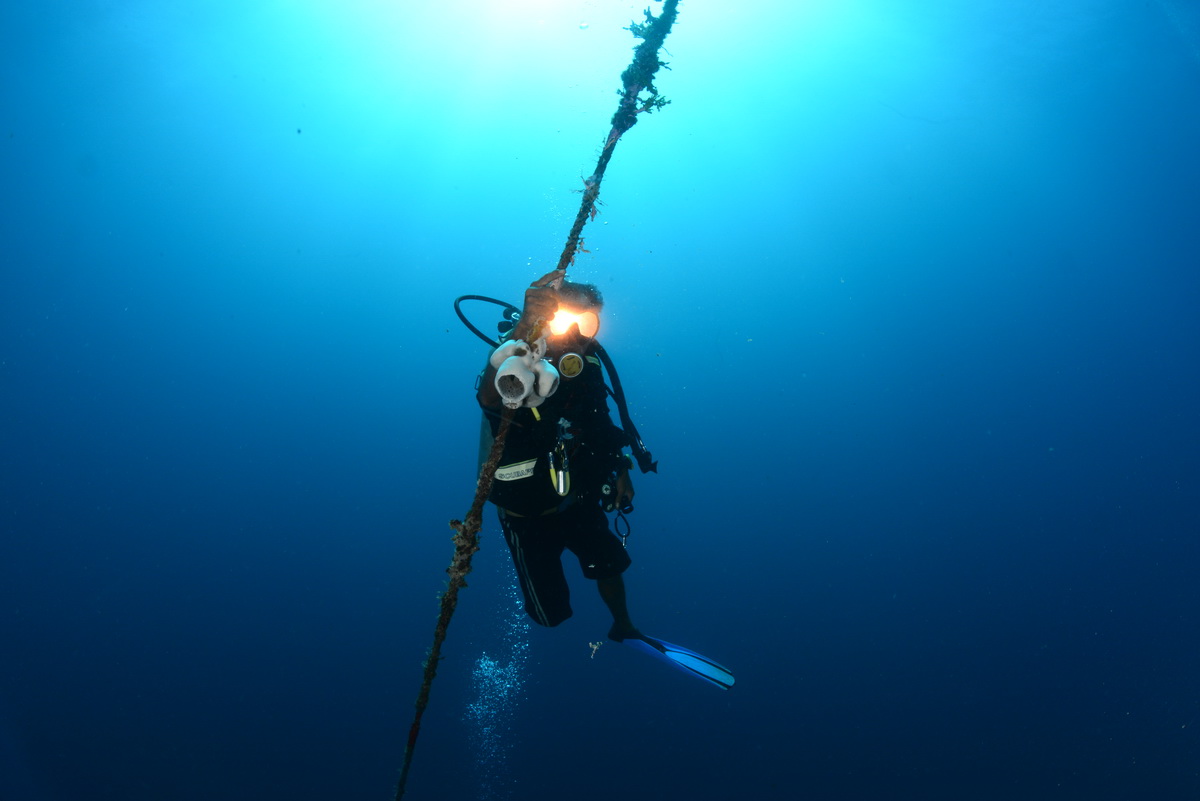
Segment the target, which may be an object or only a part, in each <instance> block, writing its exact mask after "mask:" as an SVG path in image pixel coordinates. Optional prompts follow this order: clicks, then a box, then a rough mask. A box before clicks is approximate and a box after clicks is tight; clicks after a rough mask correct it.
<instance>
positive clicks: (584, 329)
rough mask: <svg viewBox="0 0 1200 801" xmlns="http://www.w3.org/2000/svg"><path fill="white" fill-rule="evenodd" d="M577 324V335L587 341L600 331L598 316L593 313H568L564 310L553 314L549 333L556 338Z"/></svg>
mask: <svg viewBox="0 0 1200 801" xmlns="http://www.w3.org/2000/svg"><path fill="white" fill-rule="evenodd" d="M575 324H578V325H579V333H581V334H583V335H584V336H585V337H588V338H589V339H590V338H592V337H594V336H596V334H597V332H599V330H600V315H598V314H596V313H595V312H594V311H585V312H579V313H578V314H576V313H574V312H569V311H567V310H566V309H559V310H558V311H557V312H555V313H554V319H552V320H551V321H550V333H551V334H554V336H556V337H560V336H562V335H563V334H565V333H567V332H568V331H570V330H571V326H572V325H575Z"/></svg>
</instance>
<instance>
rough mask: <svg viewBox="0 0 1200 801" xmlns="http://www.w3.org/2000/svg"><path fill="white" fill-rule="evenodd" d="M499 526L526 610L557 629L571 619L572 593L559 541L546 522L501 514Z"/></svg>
mask: <svg viewBox="0 0 1200 801" xmlns="http://www.w3.org/2000/svg"><path fill="white" fill-rule="evenodd" d="M500 527H501V529H503V531H504V539H505V540H506V541H507V542H508V549H509V551H510V552H511V553H512V558H513V566H514V567H515V568H516V569H517V578H518V580H519V581H520V582H521V593H522V594H523V595H524V596H525V611H526V612H528V613H529V616H530V617H531V618H533V621H534V622H535V623H537V624H539V625H542V626H557V625H558V624H559V623H562V622H563V621H564V620H566V619H567V618H569V617H570V616H571V590H570V588H569V587H568V586H567V578H566V576H564V575H563V568H562V551H563V546H562V545H561V544H560V543H559V542H558V540H559V538H558V537H557V535H556V534H554V533H553V532H551V531H547V526H546V522H545V519H543V518H536V517H533V518H529V517H514V516H511V515H506V514H504V513H503V512H501V514H500Z"/></svg>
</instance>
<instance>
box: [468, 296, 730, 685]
mask: <svg viewBox="0 0 1200 801" xmlns="http://www.w3.org/2000/svg"><path fill="white" fill-rule="evenodd" d="M467 298H469V299H474V300H486V301H489V302H492V303H497V304H499V305H507V304H503V303H501V302H500V301H495V300H493V299H491V298H484V297H481V296H477V295H476V296H463V298H460V299H459V300H460V301H461V300H463V299H467ZM603 305H604V299H603V297H602V296H601V293H600V290H599V289H598V288H596V287H595V286H594V285H592V284H584V283H575V282H571V281H565V280H564V281H563V282H562V284H561V285H560V286H559V287H558V288H557V289H555V288H554V287H552V286H532V287H530V288H529V289H528V290H527V291H526V293H525V303H524V311H523V312H520V313H518V312H517V310H516V309H515V308H513V307H511V306H510V307H508V309H507V320H506V322H505V323H502V324H501V332H502V333H507V335H508V336H509V337H510V336H511V333H512V327H513V325H514V324H515V322H516V321H517V320H518V319H520V317H522V316H526V317H529V316H532V319H539V320H545V321H547V325H546V331H545V335H544V337H543V339H540V340H538V341H537V342H535V343H533V344H528V343H526V342H523V341H521V340H516V339H512V338H507V337H506V338H502V339H501V342H500V344H499V347H497V348H496V349H495V350H494V351H492V353H491V355H490V356H489V358H488V363H487V366H486V367H485V368H484V371H483V373H482V374H481V376H480V378H479V382H478V386H477V392H476V398H477V400H478V402H479V405H480V407H481V408H482V409H483V412H484V427H483V432H482V434H483V442H482V443H481V444H482V446H483V448H482V449H481V453H482V455H483V456H486V454H487V452H488V451H489V450H490V447H491V441H492V440H493V439H494V437H495V436H496V434H497V431H498V430H499V424H500V416H501V410H502V407H504V406H507V407H509V408H511V409H514V410H515V412H514V416H513V419H512V424H511V425H510V427H509V431H508V434H507V437H506V440H505V444H504V451H503V454H502V456H501V458H500V461H499V465H498V467H497V468H496V473H495V480H494V481H493V483H492V489H491V494H490V495H489V497H488V500H490V501H491V502H492V503H494V504H495V505H496V508H497V510H498V513H499V518H500V526H501V529H502V530H503V532H504V539H505V541H506V542H507V543H508V547H509V551H510V552H511V554H512V559H513V565H514V566H515V568H516V571H517V576H518V579H519V582H520V585H521V592H522V594H523V595H524V599H525V611H526V612H527V613H528V615H529V617H531V618H532V619H533V620H534V621H535V622H536V623H538V624H540V625H542V626H557V625H558V624H560V623H562V622H563V621H564V620H566V619H567V618H569V617H571V614H572V611H571V604H570V588H569V587H568V584H567V580H566V577H565V575H564V574H563V565H562V554H563V551H564V550H569V551H571V552H572V553H573V554H574V555H575V557H576V558H577V559H578V560H579V565H580V567H581V568H582V570H583V575H584V576H585V577H586V578H589V579H592V580H594V581H595V582H596V586H597V588H598V589H599V592H600V597H601V599H602V600H603V601H604V603H605V605H606V606H607V607H608V609H609V611H610V612H611V613H612V618H613V623H612V627H611V628H610V629H609V632H608V637H609V639H612V640H615V641H617V642H623V643H625V644H627V645H630V646H632V647H634V648H635V649H637V650H642V651H644V652H646V653H648V654H650V655H652V656H656V657H658V658H660V659H664V660H666V661H667V662H669V663H670V664H672V665H673V666H674V667H677V668H680V669H682V670H684V671H685V672H688V673H691V674H692V675H695V676H698V677H699V678H702V679H705V680H707V681H709V682H711V683H712V684H715V685H716V686H718V687H721V688H722V689H728V688H729V687H730V686H732V685H733V674H732V673H731V672H730V671H729V669H728V668H725V667H723V666H721V665H719V664H718V663H716V662H714V661H712V660H711V659H708V658H707V657H704V656H701V655H699V654H696V653H694V652H692V651H689V650H688V649H686V648H682V647H680V646H676V645H672V644H671V643H668V642H665V641H663V640H659V639H657V638H654V637H649V636H646V635H644V634H642V632H641V631H640V630H639V629H638V628H637V626H636V625H634V623H633V620H632V619H631V617H630V614H629V609H628V606H627V604H626V597H625V581H624V579H623V578H622V574H623V573H624V572H625V570H626V569H627V568H628V567H629V565H630V563H631V560H630V558H629V552H628V551H627V549H626V547H625V538H626V537H627V536H628V521H627V520H625V519H624V515H625V514H628V513H629V512H632V511H633V506H632V501H633V497H634V487H633V481H632V479H631V478H630V475H629V471H630V468H631V467H632V466H633V465H634V464H635V463H636V464H638V466H639V467H640V468H641V470H642V472H657V469H658V465H657V462H654V461H653V459H652V457H651V455H650V452H649V451H648V450H647V449H646V447H645V445H644V444H643V442H642V440H641V437H640V436H639V434H638V432H637V429H636V427H635V426H634V425H633V422H632V420H631V419H630V418H629V412H628V409H627V407H626V403H625V396H624V392H623V391H622V389H621V384H620V379H619V378H618V376H617V374H616V370H615V368H614V367H613V365H612V361H611V359H609V357H608V354H607V353H606V352H605V351H604V348H603V347H602V346H601V345H600V343H599V342H598V341H597V340H596V335H597V333H598V331H599V328H600V312H601V310H602V308H603ZM455 310H456V311H457V312H458V314H459V317H460V318H461V319H462V320H463V322H464V323H466V325H467V326H468V327H469V328H470V329H471V330H472V331H474V332H475V333H476V334H477V335H479V336H480V337H481V338H483V339H485V340H487V341H488V342H489V343H491V344H493V345H495V344H496V343H495V342H494V341H493V340H491V339H490V338H488V337H487V336H486V335H484V334H483V333H482V332H480V331H479V330H478V329H477V328H475V327H474V326H473V325H471V324H470V322H469V321H467V319H466V317H465V316H464V315H463V314H462V312H461V311H460V310H459V309H458V301H456V303H455ZM506 326H507V331H506ZM602 365H603V369H602ZM604 370H607V372H608V375H609V378H610V380H611V382H612V384H613V388H612V389H611V390H610V389H609V388H608V385H607V384H606V382H605V378H604ZM609 394H612V396H613V398H614V400H615V401H616V403H617V409H618V413H619V416H620V419H621V423H622V426H618V425H616V424H614V423H613V421H612V418H611V417H610V415H609V408H608V402H607V396H608V395H609ZM627 447H628V448H630V449H631V450H632V451H633V454H632V455H629V454H626V453H625V452H624V449H625V448H627ZM481 460H482V457H481ZM610 512H616V515H617V518H616V519H617V530H618V531H621V530H622V529H621V528H620V526H621V525H624V527H625V528H624V532H625V533H624V534H623V535H622V536H620V537H618V536H617V535H616V534H614V533H613V531H612V530H611V529H610V527H609V520H608V515H607V513H610Z"/></svg>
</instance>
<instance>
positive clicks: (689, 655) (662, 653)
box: [622, 634, 733, 690]
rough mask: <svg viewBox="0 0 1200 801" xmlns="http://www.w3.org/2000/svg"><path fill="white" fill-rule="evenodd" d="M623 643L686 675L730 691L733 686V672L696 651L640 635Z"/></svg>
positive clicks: (626, 639)
mask: <svg viewBox="0 0 1200 801" xmlns="http://www.w3.org/2000/svg"><path fill="white" fill-rule="evenodd" d="M622 642H624V643H625V644H626V645H629V646H632V647H633V649H634V650H636V651H641V652H642V653H645V654H650V656H654V657H658V658H659V659H661V660H663V661H664V662H667V663H669V664H671V665H673V666H674V667H677V668H679V669H680V670H682V671H683V672H684V673H690V674H691V675H693V676H697V677H699V678H701V679H704V680H705V681H707V682H709V683H711V684H714V685H716V686H717V687H720V688H721V689H722V690H728V689H729V688H730V687H732V686H733V671H731V670H730V669H729V668H727V667H725V666H724V665H722V664H720V663H719V662H714V661H713V660H711V659H709V658H708V657H707V656H701V655H700V654H698V653H696V652H695V651H692V650H689V649H687V648H684V647H683V646H680V645H674V644H672V643H669V642H667V641H665V640H660V639H658V638H656V637H647V636H646V635H645V634H640V635H638V636H636V637H626V638H625V639H624V640H623V641H622Z"/></svg>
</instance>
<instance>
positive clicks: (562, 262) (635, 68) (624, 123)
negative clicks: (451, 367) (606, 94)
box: [396, 0, 679, 801]
mask: <svg viewBox="0 0 1200 801" xmlns="http://www.w3.org/2000/svg"><path fill="white" fill-rule="evenodd" d="M678 4H679V0H666V2H664V3H663V10H662V13H661V14H659V15H658V16H657V17H655V16H654V15H652V14H651V13H650V11H649V10H648V9H647V11H646V21H645V22H644V23H641V24H638V23H632V24H631V25H630V26H629V29H628V30H629V31H630V32H631V33H633V35H634V36H635V37H637V38H639V39H641V40H642V42H641V44H639V45H638V46H637V47H636V48H635V49H634V55H633V62H632V63H631V64H630V65H629V67H628V68H627V69H626V70H625V72H623V73H621V83H622V87H623V88H622V89H621V92H620V95H621V101H620V103H619V104H618V106H617V112H616V113H615V114H614V115H613V118H612V128H611V130H610V131H609V133H608V138H607V139H606V140H605V142H604V148H603V149H602V150H601V152H600V158H599V160H598V162H597V163H596V170H595V172H593V173H592V175H591V177H589V178H588V179H587V181H585V188H584V192H583V201H582V203H581V204H580V207H579V213H578V214H577V215H576V216H575V223H574V224H573V225H572V226H571V232H570V234H568V236H567V242H566V245H565V246H564V247H563V252H562V255H561V256H560V257H559V260H558V266H557V267H556V268H555V269H553V270H551V271H550V272H549V273H547V274H546V275H544V276H542V277H541V278H539V279H538V280H537V281H534V282H533V284H531V286H549V285H553V286H555V287H558V286H559V285H560V284H561V283H562V280H563V279H564V278H565V277H566V274H567V267H568V266H570V265H571V264H572V263H574V261H575V254H576V253H577V252H578V251H579V250H580V249H581V248H582V244H583V239H582V238H581V237H580V234H581V233H582V231H583V226H584V225H586V224H587V221H588V220H589V219H592V218H594V217H595V216H596V211H595V209H596V198H597V197H598V196H599V194H600V181H601V180H602V179H603V178H604V171H605V169H607V168H608V162H609V160H610V159H611V158H612V154H613V150H614V149H615V148H616V146H617V141H618V140H620V138H621V136H622V135H624V133H625V132H626V131H628V130H629V129H630V128H632V127H633V126H634V125H635V124H636V123H637V120H638V115H639V114H642V113H649V112H651V111H654V110H655V109H660V108H662V107H663V106H665V105H666V104H667V103H668V102H670V101H668V100H666V99H665V98H663V97H660V96H659V94H658V90H657V89H655V88H654V73H656V72H657V71H658V68H659V67H661V66H665V65H664V63H663V62H662V61H659V59H658V51H659V49H660V48H661V47H662V43H663V40H664V39H666V37H667V34H668V33H670V32H671V25H672V24H673V23H674V22H675V16H676V10H675V8H676V6H677V5H678ZM642 92H647V93H648V96H647V97H644V98H643V97H642V96H641V94H642ZM545 322H546V321H545V320H532V319H527V318H526V317H524V316H523V317H522V318H521V320H520V321H519V322H518V323H517V326H516V329H515V330H514V331H513V337H514V338H516V339H524V340H526V341H530V339H531V336H530V335H531V334H532V335H533V336H532V339H536V338H537V334H539V333H540V331H541V328H542V326H543V325H545ZM513 413H514V412H513V410H512V409H508V408H505V409H504V412H503V414H502V415H501V416H500V427H499V430H497V432H496V439H495V441H494V442H493V443H492V449H491V451H490V452H489V453H488V458H487V461H486V462H484V465H483V468H482V469H481V470H480V473H479V481H478V482H477V483H476V485H475V497H474V499H473V500H472V502H471V508H470V509H469V510H468V511H467V515H466V517H465V518H463V519H462V520H451V521H450V528H452V529H454V537H453V541H454V556H453V558H451V560H450V566H449V567H447V568H446V573H448V574H449V576H450V580H449V581H448V582H447V584H446V591H445V592H443V593H442V597H441V601H440V605H439V610H438V619H437V626H436V627H435V628H434V632H433V645H432V646H431V647H430V649H429V656H428V657H427V658H426V660H425V672H424V674H423V677H422V680H421V690H420V692H419V693H417V702H416V712H415V714H414V715H413V722H412V725H411V726H410V727H409V729H408V740H407V741H406V743H405V746H404V762H403V764H402V765H401V767H400V779H399V780H398V782H397V784H396V801H400V799H401V798H403V797H404V787H405V785H406V784H407V783H408V771H409V768H410V767H412V758H413V749H414V748H415V747H416V745H417V736H418V735H419V734H420V732H421V717H422V716H423V715H424V714H425V708H426V707H427V706H428V705H429V692H430V690H431V689H432V687H433V679H434V677H435V676H437V669H438V662H439V661H441V658H442V643H443V642H445V640H446V629H447V628H448V627H449V626H450V618H451V617H453V616H454V609H455V607H456V606H458V591H459V590H460V589H461V588H463V587H465V586H467V574H468V573H470V572H471V557H472V556H474V555H475V552H476V551H478V550H479V529H480V527H481V526H482V523H483V505H484V504H485V503H486V502H487V498H488V495H489V494H491V491H492V481H493V479H494V477H495V475H496V468H497V467H498V466H499V464H500V457H501V455H502V454H503V453H504V442H505V440H506V439H507V438H508V429H509V425H510V424H511V423H512V418H513Z"/></svg>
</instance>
